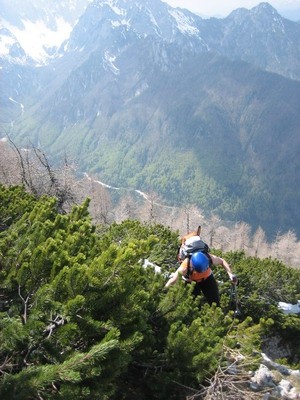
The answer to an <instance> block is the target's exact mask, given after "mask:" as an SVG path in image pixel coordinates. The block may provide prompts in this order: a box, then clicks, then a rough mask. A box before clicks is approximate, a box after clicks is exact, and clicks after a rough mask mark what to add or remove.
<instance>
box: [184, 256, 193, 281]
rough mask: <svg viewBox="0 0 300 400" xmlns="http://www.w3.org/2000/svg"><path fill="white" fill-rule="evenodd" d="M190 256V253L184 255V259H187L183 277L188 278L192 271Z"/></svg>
mask: <svg viewBox="0 0 300 400" xmlns="http://www.w3.org/2000/svg"><path fill="white" fill-rule="evenodd" d="M191 257H192V255H191V254H189V255H188V256H187V257H186V259H187V271H186V274H185V275H184V277H185V279H189V278H190V275H191V273H192V269H191Z"/></svg>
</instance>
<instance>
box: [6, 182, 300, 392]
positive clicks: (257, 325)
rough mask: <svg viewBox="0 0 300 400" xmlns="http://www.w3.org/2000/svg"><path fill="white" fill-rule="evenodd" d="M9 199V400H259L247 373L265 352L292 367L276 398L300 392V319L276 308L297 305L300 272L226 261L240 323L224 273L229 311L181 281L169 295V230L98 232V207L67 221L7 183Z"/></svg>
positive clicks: (172, 245)
mask: <svg viewBox="0 0 300 400" xmlns="http://www.w3.org/2000/svg"><path fill="white" fill-rule="evenodd" d="M0 200H1V201H0V226H1V233H0V326H1V329H0V339H1V340H0V365H1V368H0V396H1V399H3V400H12V399H22V400H26V399H28V400H29V399H35V398H36V399H38V398H39V399H41V398H42V399H46V398H47V399H56V398H57V396H59V397H62V398H64V399H71V398H76V399H99V398H106V399H111V400H113V399H120V398H122V399H128V400H129V399H130V400H133V399H140V400H141V399H145V400H146V399H149V398H152V399H154V398H155V399H166V398H168V399H174V400H175V399H178V400H181V399H184V398H186V396H189V398H191V399H197V398H200V397H199V396H200V395H202V396H205V395H207V396H210V395H211V396H212V397H208V398H211V399H213V398H215V397H213V395H214V394H215V395H217V393H223V394H224V393H226V394H227V395H228V396H230V398H233V399H239V398H240V397H239V396H241V393H242V394H243V397H245V398H251V399H259V398H261V397H260V396H262V394H263V393H265V388H264V387H263V386H261V385H262V381H261V380H260V381H259V383H258V381H256V380H255V374H254V372H252V374H249V372H250V371H255V370H256V369H258V368H259V365H260V362H261V360H262V357H261V351H263V352H264V356H263V358H264V360H266V359H268V357H272V358H273V359H274V360H275V361H280V362H281V363H284V364H285V367H282V368H281V369H279V368H277V371H276V373H274V374H269V377H268V379H269V382H270V381H271V380H272V382H273V388H268V390H269V391H270V392H271V395H272V396H273V397H274V398H283V395H282V393H285V398H291V399H292V398H295V397H292V396H295V395H296V396H297V393H299V382H298V381H297V379H298V378H297V376H298V375H297V371H296V369H297V368H299V362H300V353H299V345H298V344H299V343H298V337H299V332H300V319H299V316H297V315H294V314H285V313H283V312H282V311H281V309H280V308H279V307H278V302H280V301H286V302H291V303H295V302H297V300H299V296H300V286H299V285H300V279H299V278H300V276H299V270H296V269H292V268H288V267H286V266H285V265H284V264H282V263H280V262H279V261H276V260H273V259H271V258H267V259H264V260H260V259H258V258H255V257H246V256H245V254H244V253H243V252H230V253H226V254H224V257H225V258H226V259H227V260H228V262H230V263H231V265H232V269H233V271H234V272H235V273H236V274H237V276H238V278H239V286H238V299H239V303H238V305H239V308H240V313H239V318H234V310H235V307H236V303H235V300H236V299H237V298H236V297H235V300H234V299H231V297H230V293H231V283H230V282H229V281H228V277H227V275H226V274H225V272H224V270H223V269H219V268H214V273H215V275H216V276H217V279H218V281H219V282H220V291H221V294H222V298H221V308H218V307H214V306H212V307H209V306H208V305H207V304H205V302H204V300H203V298H202V297H201V296H199V297H197V298H196V299H195V298H193V297H192V296H191V289H192V288H191V287H190V285H184V284H183V282H178V284H177V285H176V286H174V287H172V288H171V289H169V290H168V291H164V290H163V288H164V284H165V282H166V279H167V276H168V275H169V274H170V273H171V272H173V271H174V270H175V268H176V252H177V244H178V236H177V233H176V232H174V231H171V230H170V229H169V228H166V227H164V226H162V225H158V224H149V223H148V224H142V223H140V222H138V221H134V220H127V221H124V222H123V223H121V224H116V223H113V224H111V225H97V226H95V225H93V224H92V223H91V218H90V215H89V212H88V203H89V202H88V200H86V201H85V202H83V203H82V204H81V205H78V206H75V207H74V208H73V209H72V210H71V211H70V212H69V213H65V214H60V213H59V212H58V210H59V207H58V203H57V200H56V199H55V198H53V197H48V196H42V197H40V198H37V197H36V196H33V195H30V194H28V193H26V192H25V191H24V190H23V189H22V188H21V187H10V188H7V187H4V186H2V185H1V186H0ZM215 252H216V253H217V254H219V255H222V253H221V252H220V251H219V250H217V249H215ZM145 261H147V262H145ZM149 263H150V265H149ZM151 263H152V264H151ZM147 265H148V266H147ZM151 265H153V267H152V266H151ZM154 266H156V267H155V268H154ZM231 300H233V303H232V302H231ZM272 343H273V345H272ZM267 356H268V357H267ZM270 364H271V361H270V360H268V365H270ZM228 365H229V366H230V368H231V372H230V375H229V374H227V372H228V368H229V367H228ZM273 365H275V363H273ZM276 365H278V364H276ZM226 371H227V372H226ZM280 371H281V372H280ZM282 371H285V372H284V373H283V372H282ZM220 373H221V374H222V380H221V379H218V384H217V385H216V384H214V385H212V386H209V383H208V382H209V380H210V379H211V378H212V377H213V376H215V377H216V378H217V377H219V378H220V377H221V375H220ZM215 374H219V375H215ZM284 374H285V375H284ZM298 374H299V371H298ZM289 375H291V379H290V381H291V383H290V385H289V387H288V389H283V387H284V386H283V383H281V380H283V378H284V379H285V382H287V381H286V379H287V376H289ZM226 379H227V380H226ZM212 390H213V391H214V392H212ZM284 390H285V392H283V391H284ZM286 393H287V395H288V396H289V397H286ZM250 396H251V397H250ZM206 398H207V397H206Z"/></svg>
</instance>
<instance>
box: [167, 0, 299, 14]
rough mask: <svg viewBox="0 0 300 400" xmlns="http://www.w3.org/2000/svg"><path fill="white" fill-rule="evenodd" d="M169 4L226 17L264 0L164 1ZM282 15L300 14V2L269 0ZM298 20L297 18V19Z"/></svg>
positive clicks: (293, 0)
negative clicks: (233, 11)
mask: <svg viewBox="0 0 300 400" xmlns="http://www.w3.org/2000/svg"><path fill="white" fill-rule="evenodd" d="M163 1H164V2H166V3H169V4H170V5H171V6H172V7H181V8H187V9H188V10H190V11H192V12H194V13H198V14H201V15H204V16H209V17H210V16H218V17H226V16H227V15H228V14H229V13H230V12H231V11H232V10H235V9H237V8H241V7H245V8H248V9H250V8H252V7H255V6H256V5H257V4H259V3H261V2H263V0H261V1H259V0H163ZM266 2H268V3H269V4H271V5H272V6H273V7H274V8H276V10H277V11H278V12H279V13H280V14H281V13H282V12H283V11H284V13H285V14H289V15H291V16H292V15H293V12H295V14H298V15H299V13H300V0H268V1H266ZM295 18H296V17H295Z"/></svg>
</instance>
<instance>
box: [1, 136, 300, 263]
mask: <svg viewBox="0 0 300 400" xmlns="http://www.w3.org/2000/svg"><path fill="white" fill-rule="evenodd" d="M0 183H1V184H3V185H5V186H8V187H9V186H18V185H19V186H20V185H21V186H23V187H24V188H25V189H26V191H27V192H28V193H31V194H32V195H34V196H36V197H40V196H43V195H48V196H53V197H55V198H56V199H57V206H58V209H59V210H60V211H61V212H64V213H66V212H69V211H70V210H71V208H72V206H74V205H75V204H81V203H82V202H83V201H84V200H85V199H86V198H87V197H88V198H89V199H90V205H89V212H90V215H91V218H92V222H93V223H94V224H96V225H97V224H112V223H113V222H117V223H121V222H123V221H125V220H127V219H130V220H138V221H140V222H144V223H152V224H160V225H164V226H168V227H170V229H172V230H173V231H178V233H179V235H184V234H186V232H188V231H190V230H191V229H195V227H196V226H199V225H201V226H202V236H203V238H204V240H205V241H206V242H207V243H208V244H209V246H210V247H211V248H219V249H222V251H224V252H229V251H243V252H245V255H247V256H255V257H259V258H261V259H263V258H267V257H272V258H276V259H277V260H279V261H281V262H282V263H283V264H285V265H287V266H290V267H294V268H300V241H299V239H298V238H297V236H296V234H295V232H294V231H292V230H289V231H286V232H285V231H282V232H278V233H277V234H276V236H275V238H274V239H273V240H271V241H270V240H268V237H267V235H266V232H265V231H264V230H263V229H262V227H259V228H258V229H257V230H256V231H254V232H253V231H252V228H251V226H250V225H249V224H247V223H245V222H244V221H235V222H233V221H224V220H222V219H221V218H220V216H218V215H216V214H214V215H212V216H208V215H207V214H206V213H205V212H204V210H202V209H200V208H199V207H196V206H195V205H188V204H184V205H183V206H171V205H169V204H168V203H166V202H163V201H162V199H161V198H160V197H159V196H158V195H157V194H156V193H153V192H149V193H146V192H142V191H140V190H134V189H128V188H119V187H112V186H108V185H106V184H104V183H102V182H101V181H99V180H97V179H96V178H95V176H93V175H88V174H84V175H83V176H81V175H80V174H79V173H78V170H77V167H76V164H75V165H74V163H73V162H71V161H70V160H68V158H64V159H63V160H61V161H60V162H59V164H57V163H54V162H51V160H50V159H49V157H48V156H47V154H46V153H44V152H43V151H42V150H41V149H39V148H37V147H34V146H31V147H29V148H27V149H26V150H24V149H21V148H18V147H17V146H16V145H15V143H14V142H12V141H10V142H8V141H1V142H0Z"/></svg>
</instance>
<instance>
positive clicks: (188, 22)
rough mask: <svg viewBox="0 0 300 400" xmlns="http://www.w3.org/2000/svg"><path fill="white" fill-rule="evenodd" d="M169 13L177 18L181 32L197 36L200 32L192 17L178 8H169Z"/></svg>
mask: <svg viewBox="0 0 300 400" xmlns="http://www.w3.org/2000/svg"><path fill="white" fill-rule="evenodd" d="M169 13H170V15H171V16H172V17H173V18H174V19H175V21H176V24H177V28H178V29H179V30H180V32H182V33H183V34H187V35H190V36H197V35H198V34H199V30H198V29H197V28H196V27H195V25H194V21H193V20H192V18H189V17H188V16H186V15H184V14H183V12H181V11H180V10H177V9H173V10H169Z"/></svg>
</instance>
